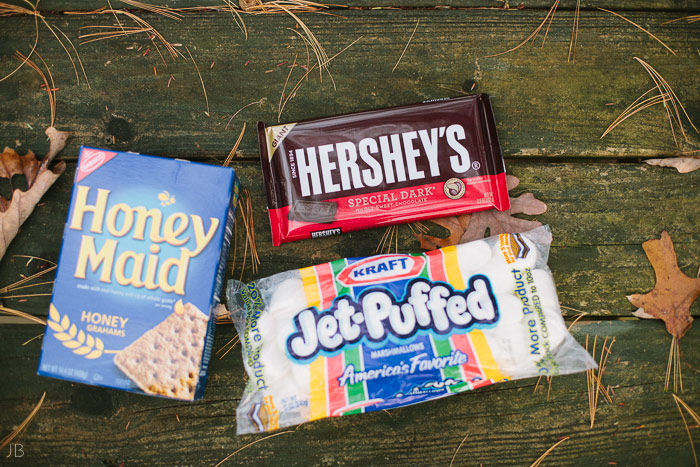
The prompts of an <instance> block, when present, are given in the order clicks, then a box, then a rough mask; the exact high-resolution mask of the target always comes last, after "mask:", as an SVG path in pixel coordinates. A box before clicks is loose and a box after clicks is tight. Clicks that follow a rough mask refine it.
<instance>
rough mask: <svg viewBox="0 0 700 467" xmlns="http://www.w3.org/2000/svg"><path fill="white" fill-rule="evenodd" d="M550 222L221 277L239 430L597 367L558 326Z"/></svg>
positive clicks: (269, 427)
mask: <svg viewBox="0 0 700 467" xmlns="http://www.w3.org/2000/svg"><path fill="white" fill-rule="evenodd" d="M551 241H552V235H551V231H550V229H549V227H548V226H543V227H540V228H537V229H535V230H532V231H530V232H526V233H522V234H501V235H498V236H493V237H489V238H486V239H483V240H477V241H473V242H469V243H464V244H460V245H456V246H451V247H446V248H443V249H440V250H435V251H431V252H426V253H421V254H411V255H399V254H388V255H378V256H372V257H367V258H346V259H342V260H338V261H333V262H330V263H324V264H320V265H316V266H312V267H307V268H302V269H297V270H292V271H287V272H283V273H280V274H275V275H273V276H270V277H267V278H264V279H260V280H257V281H254V282H251V283H249V284H242V283H241V282H239V281H235V280H231V281H229V283H228V286H227V297H228V307H229V310H230V312H231V315H232V317H233V321H234V324H235V326H236V329H237V331H238V333H239V336H240V340H241V347H242V353H243V362H244V365H245V369H246V372H247V374H248V377H249V379H248V383H247V385H246V388H245V391H244V394H243V397H242V398H241V402H240V404H239V407H238V411H237V424H238V434H245V433H255V432H262V431H270V430H274V429H277V428H281V427H285V426H290V425H296V424H299V423H302V422H306V421H311V420H316V419H319V418H324V417H334V416H343V415H349V414H355V413H362V412H369V411H374V410H384V409H389V408H393V407H399V406H404V405H409V404H414V403H418V402H422V401H427V400H431V399H436V398H439V397H444V396H448V395H452V394H456V393H459V392H463V391H466V390H471V389H476V388H479V387H482V386H486V385H490V384H493V383H497V382H502V381H508V380H514V379H521V378H529V377H534V376H541V375H545V376H554V375H563V374H569V373H576V372H581V371H585V370H587V369H591V368H595V367H596V363H595V361H594V360H593V359H592V358H591V356H590V355H589V354H588V353H587V352H586V351H585V350H584V349H583V348H582V347H581V345H579V344H578V343H577V342H576V341H575V340H574V338H573V337H572V336H571V335H570V334H569V332H568V331H567V328H566V325H565V323H564V320H563V319H562V316H561V310H560V307H559V301H558V299H557V294H556V288H555V286H554V281H553V278H552V274H551V271H550V270H549V268H548V267H547V259H548V255H549V246H550V244H551Z"/></svg>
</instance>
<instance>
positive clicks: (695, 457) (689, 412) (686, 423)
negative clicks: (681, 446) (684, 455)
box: [672, 394, 700, 467]
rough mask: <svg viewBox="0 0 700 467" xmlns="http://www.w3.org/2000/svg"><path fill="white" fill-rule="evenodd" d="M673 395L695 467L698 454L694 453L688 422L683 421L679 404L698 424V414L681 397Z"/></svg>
mask: <svg viewBox="0 0 700 467" xmlns="http://www.w3.org/2000/svg"><path fill="white" fill-rule="evenodd" d="M672 396H673V402H675V403H676V407H678V411H679V412H680V414H681V418H682V419H683V425H684V426H685V432H686V433H688V440H689V441H690V449H691V450H692V451H693V460H694V461H695V467H698V456H697V454H696V453H695V445H694V444H693V436H692V435H691V434H690V427H689V426H688V422H686V421H685V415H683V411H682V410H681V406H682V407H683V408H684V409H685V410H686V411H687V412H688V414H689V415H690V416H691V418H692V419H693V420H695V423H696V424H699V425H700V416H698V414H697V412H695V411H694V410H693V409H691V408H690V406H689V405H688V404H686V403H685V402H684V401H683V399H681V398H680V397H678V396H677V395H675V394H672Z"/></svg>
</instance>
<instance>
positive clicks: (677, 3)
mask: <svg viewBox="0 0 700 467" xmlns="http://www.w3.org/2000/svg"><path fill="white" fill-rule="evenodd" d="M8 3H19V2H18V0H10V1H9V2H8ZM111 3H112V7H114V8H130V9H134V8H133V6H130V5H128V4H126V3H122V2H120V1H119V0H114V1H112V2H111ZM146 3H148V2H146ZM150 3H153V4H162V3H164V4H165V5H167V6H169V7H171V8H191V7H218V8H221V7H223V6H224V3H225V2H224V1H223V0H169V1H168V2H150ZM234 3H237V2H234ZM319 3H324V4H328V5H330V7H331V8H333V9H340V8H342V7H343V6H345V7H353V8H368V9H369V8H377V7H384V8H396V9H398V8H406V7H410V8H444V7H452V8H493V9H497V8H504V7H509V8H513V9H515V8H521V9H541V8H546V9H549V8H550V7H551V6H552V4H553V3H554V1H553V0H518V1H510V0H509V1H506V0H441V1H430V0H402V1H400V2H398V1H396V0H348V1H338V2H335V1H332V2H331V1H324V2H319ZM99 6H100V5H96V4H95V2H92V1H85V0H43V1H42V2H40V3H39V10H41V11H43V12H47V13H49V14H51V13H60V12H62V11H65V10H82V11H91V10H95V9H96V8H99ZM575 6H576V1H575V0H573V1H572V0H570V1H566V2H561V4H560V6H559V8H558V9H559V11H563V10H571V9H574V8H575ZM599 7H600V8H617V9H619V10H640V11H644V10H662V11H663V10H667V11H679V12H681V11H693V9H696V8H697V4H695V3H694V2H693V1H692V0H672V1H664V0H623V1H614V0H583V1H581V8H582V9H584V10H586V9H595V8H599Z"/></svg>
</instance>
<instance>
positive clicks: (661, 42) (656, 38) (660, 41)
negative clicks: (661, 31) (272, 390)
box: [598, 8, 676, 55]
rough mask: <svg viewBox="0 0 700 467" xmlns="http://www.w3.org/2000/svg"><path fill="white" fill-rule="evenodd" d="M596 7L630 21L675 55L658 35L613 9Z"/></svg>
mask: <svg viewBox="0 0 700 467" xmlns="http://www.w3.org/2000/svg"><path fill="white" fill-rule="evenodd" d="M598 9H599V10H600V11H605V12H606V13H610V14H611V15H615V16H617V17H618V18H620V19H623V20H625V21H627V22H628V23H630V24H631V25H632V26H634V27H636V28H638V29H640V30H642V31H644V32H645V33H647V34H648V35H649V37H651V38H652V39H654V40H655V41H657V42H658V43H659V44H661V45H663V46H664V47H665V48H666V50H668V51H669V52H671V53H672V54H673V55H676V52H674V51H673V49H672V48H671V47H669V46H667V45H666V44H664V42H663V41H662V40H661V39H659V38H658V37H656V36H655V35H654V34H652V33H650V32H649V31H647V30H646V29H644V28H643V27H641V26H640V25H638V24H637V23H635V22H634V21H632V20H630V19H627V18H625V17H624V16H622V15H621V14H619V13H615V12H614V11H610V10H606V9H605V8H598Z"/></svg>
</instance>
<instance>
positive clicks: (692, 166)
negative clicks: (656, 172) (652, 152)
mask: <svg viewBox="0 0 700 467" xmlns="http://www.w3.org/2000/svg"><path fill="white" fill-rule="evenodd" d="M644 162H646V163H647V164H649V165H658V166H660V167H673V168H675V169H676V170H678V172H680V173H682V174H684V173H688V172H692V171H693V170H698V169H700V157H691V156H688V157H671V158H668V159H647V160H645V161H644Z"/></svg>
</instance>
